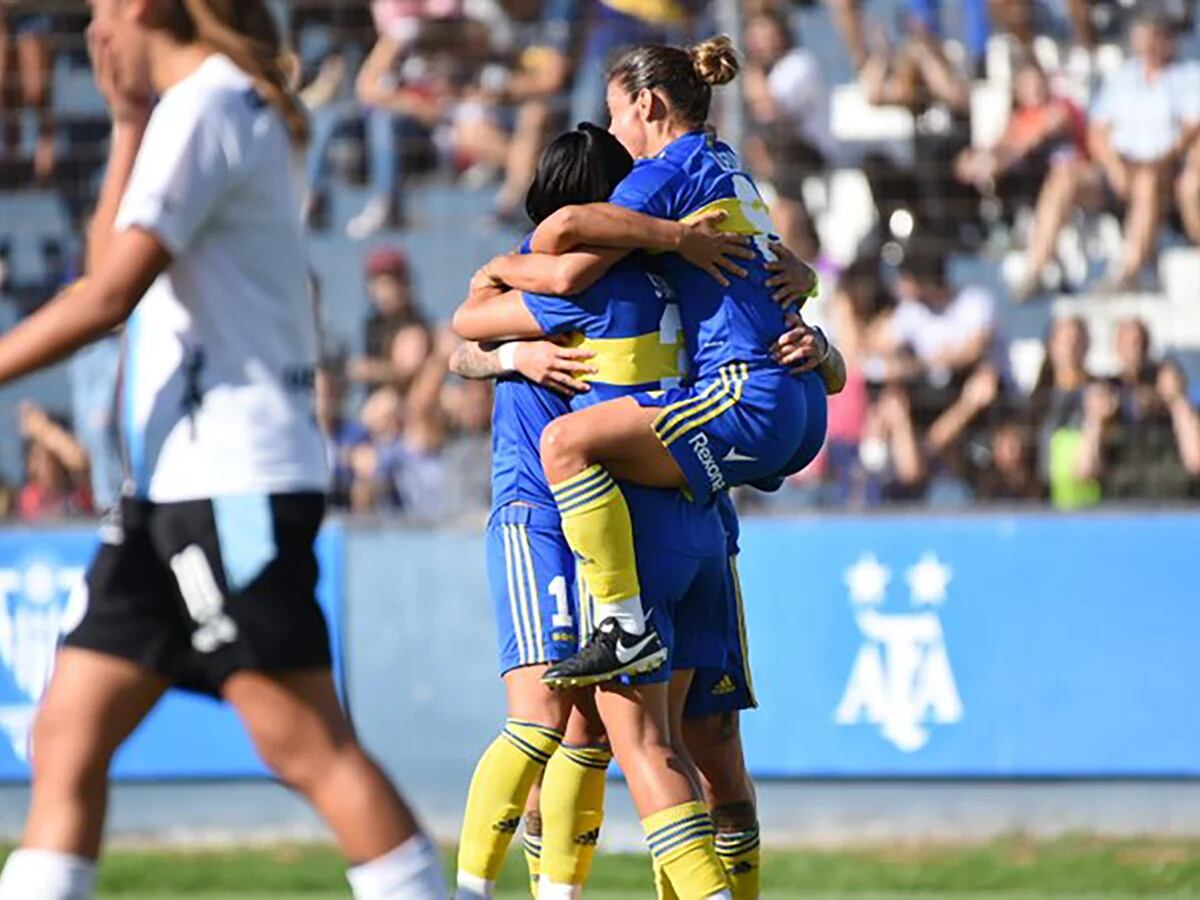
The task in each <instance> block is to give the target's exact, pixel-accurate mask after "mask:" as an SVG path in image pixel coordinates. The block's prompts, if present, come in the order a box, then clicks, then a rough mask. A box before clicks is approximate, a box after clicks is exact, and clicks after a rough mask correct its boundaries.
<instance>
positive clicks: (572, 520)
mask: <svg viewBox="0 0 1200 900" xmlns="http://www.w3.org/2000/svg"><path fill="white" fill-rule="evenodd" d="M553 491H554V500H555V502H556V503H557V504H558V511H559V513H560V514H561V515H562V530H563V535H564V537H566V539H567V543H568V544H570V545H571V549H572V550H573V551H575V558H576V559H577V560H578V565H579V571H580V573H581V574H582V576H583V579H584V580H585V581H586V582H587V585H588V590H589V591H590V592H591V595H592V598H593V599H594V600H595V602H596V604H597V605H598V606H599V608H598V609H597V610H596V620H597V621H602V620H603V619H604V618H606V616H605V612H604V608H603V606H604V604H606V603H608V604H613V603H619V602H621V601H622V600H634V599H637V598H639V596H640V594H641V585H639V583H638V577H637V557H636V555H635V554H634V549H633V522H632V521H631V520H630V518H629V507H628V506H627V505H626V503H625V495H624V494H622V493H621V489H620V488H619V487H617V483H616V482H615V481H613V479H612V476H611V475H609V474H608V471H607V470H606V469H603V468H601V467H600V466H592V467H591V468H589V469H586V470H585V471H583V472H581V473H580V474H578V475H575V476H573V477H571V478H568V479H567V480H566V481H563V482H560V483H559V484H556V485H554V486H553ZM640 627H641V626H640V624H639V628H640Z"/></svg>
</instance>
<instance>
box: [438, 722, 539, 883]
mask: <svg viewBox="0 0 1200 900" xmlns="http://www.w3.org/2000/svg"><path fill="white" fill-rule="evenodd" d="M560 743H562V733H561V732H560V731H558V730H556V729H554V728H548V727H547V726H545V725H538V724H537V723H535V722H522V721H519V720H517V719H509V720H508V721H507V722H506V723H505V724H504V730H503V731H502V732H501V733H500V735H499V736H498V737H497V738H496V739H495V740H494V741H492V743H491V746H489V747H488V748H487V750H486V751H484V754H483V756H482V757H480V760H479V763H478V764H477V765H476V766H475V774H474V775H473V776H472V777H471V788H470V791H469V792H468V794H467V809H466V814H465V815H464V817H463V825H462V835H461V837H460V839H459V846H458V871H459V888H460V890H459V895H460V896H461V897H477V896H479V893H478V891H479V889H480V885H481V884H482V885H483V887H484V888H485V889H487V890H490V888H491V885H492V884H493V883H494V882H495V880H496V876H498V875H499V874H500V869H501V867H503V865H504V857H505V854H506V853H507V852H508V846H509V844H510V843H511V842H512V839H513V835H515V834H516V832H517V828H518V826H519V825H520V824H521V814H522V812H523V811H524V809H525V801H526V800H527V799H528V797H529V791H530V790H531V789H532V788H533V785H534V783H535V782H536V781H537V779H538V776H539V775H541V774H542V770H543V769H544V768H545V767H546V763H548V762H549V761H550V757H551V756H552V755H553V754H554V751H555V750H557V749H558V745H559V744H560ZM487 896H490V894H487Z"/></svg>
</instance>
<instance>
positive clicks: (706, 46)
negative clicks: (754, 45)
mask: <svg viewBox="0 0 1200 900" xmlns="http://www.w3.org/2000/svg"><path fill="white" fill-rule="evenodd" d="M688 54H689V55H690V56H691V58H692V65H693V66H694V67H695V69H696V74H697V75H699V76H700V80H701V81H703V82H704V83H705V84H709V85H712V86H713V87H717V86H719V85H722V84H729V82H731V81H733V79H735V78H737V75H738V72H739V71H741V68H742V64H741V62H740V61H739V60H738V55H737V51H736V50H734V49H733V40H732V39H731V38H730V37H729V35H727V34H721V35H717V36H716V37H711V38H709V39H708V40H707V41H701V42H700V43H699V44H696V45H695V46H694V47H692V48H691V49H690V50H689V51H688Z"/></svg>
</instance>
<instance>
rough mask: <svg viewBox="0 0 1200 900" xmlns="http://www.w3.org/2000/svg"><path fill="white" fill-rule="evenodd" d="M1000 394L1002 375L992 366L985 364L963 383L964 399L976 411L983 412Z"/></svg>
mask: <svg viewBox="0 0 1200 900" xmlns="http://www.w3.org/2000/svg"><path fill="white" fill-rule="evenodd" d="M999 396H1000V376H999V375H998V374H997V373H996V370H995V369H993V368H992V367H991V366H984V367H983V368H981V369H979V370H978V371H977V372H975V373H974V374H972V375H971V377H970V378H968V379H967V383H966V384H964V385H963V392H962V399H963V402H964V403H966V404H967V405H968V406H969V407H971V408H972V409H973V410H975V411H976V412H983V411H984V410H985V409H987V408H988V407H989V406H991V405H992V404H993V403H995V402H996V398H997V397H999Z"/></svg>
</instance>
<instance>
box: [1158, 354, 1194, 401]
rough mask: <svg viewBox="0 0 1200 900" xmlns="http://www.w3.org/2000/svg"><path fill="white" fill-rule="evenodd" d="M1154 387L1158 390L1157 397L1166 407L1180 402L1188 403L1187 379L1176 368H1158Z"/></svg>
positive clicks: (1168, 365)
mask: <svg viewBox="0 0 1200 900" xmlns="http://www.w3.org/2000/svg"><path fill="white" fill-rule="evenodd" d="M1155 387H1156V388H1157V389H1158V396H1159V397H1161V398H1162V401H1163V403H1165V404H1167V406H1171V405H1172V404H1173V403H1178V402H1179V401H1180V400H1182V401H1183V402H1185V403H1187V402H1188V393H1187V378H1186V377H1185V376H1184V374H1183V371H1182V370H1181V369H1180V368H1179V367H1178V366H1174V365H1171V364H1167V365H1162V366H1159V367H1158V378H1157V379H1156V380H1155Z"/></svg>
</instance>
